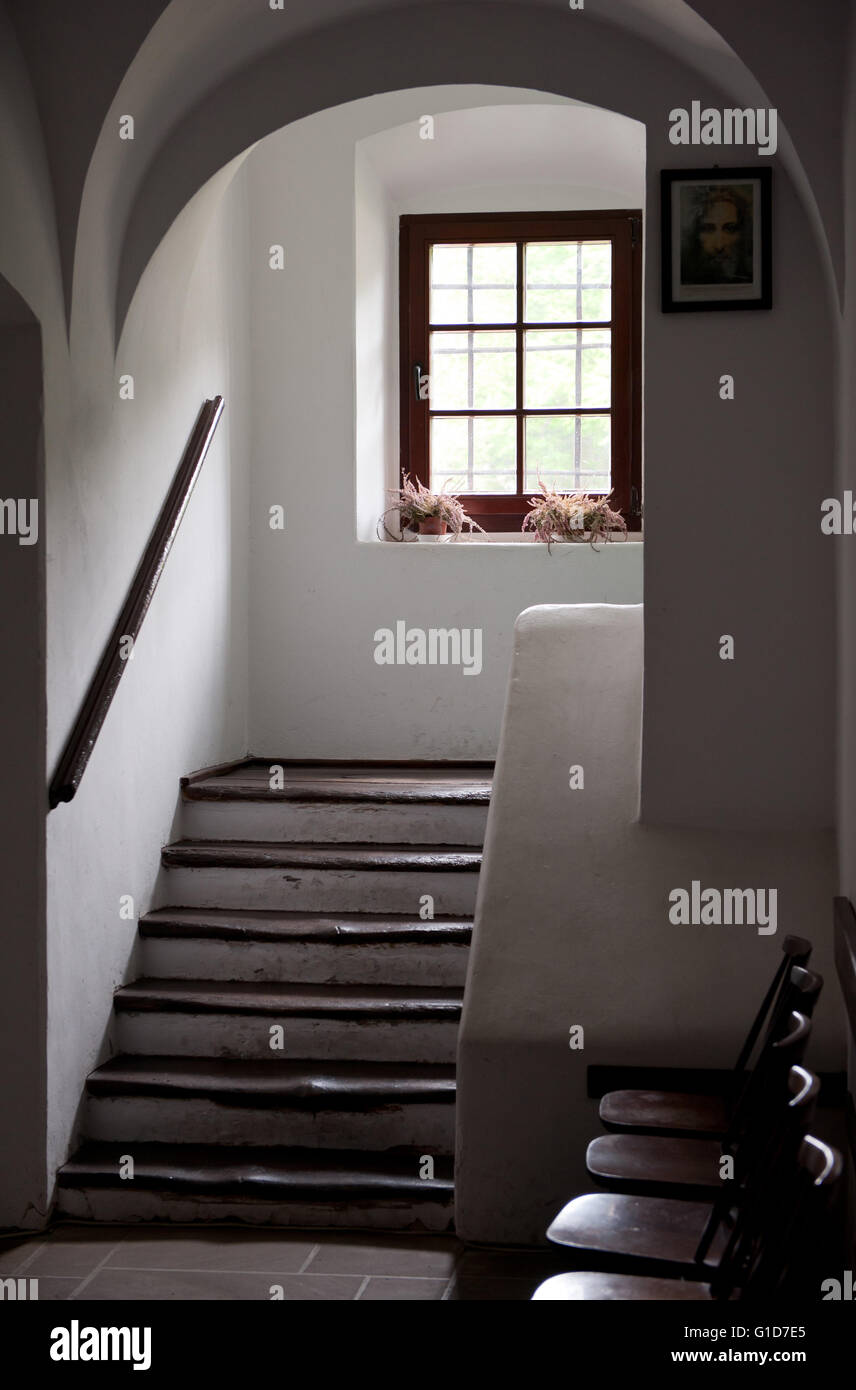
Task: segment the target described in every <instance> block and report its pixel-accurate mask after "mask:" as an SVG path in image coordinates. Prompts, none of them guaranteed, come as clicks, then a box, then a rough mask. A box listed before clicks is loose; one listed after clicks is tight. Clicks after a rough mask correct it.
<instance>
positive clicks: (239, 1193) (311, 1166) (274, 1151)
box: [57, 1142, 453, 1231]
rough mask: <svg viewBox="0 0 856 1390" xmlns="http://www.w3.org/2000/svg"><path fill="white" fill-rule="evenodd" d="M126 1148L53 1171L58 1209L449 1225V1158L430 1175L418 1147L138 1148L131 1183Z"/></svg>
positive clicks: (326, 1223)
mask: <svg viewBox="0 0 856 1390" xmlns="http://www.w3.org/2000/svg"><path fill="white" fill-rule="evenodd" d="M127 1153H128V1150H127V1146H126V1145H123V1144H115V1143H113V1144H111V1143H103V1142H102V1143H96V1142H88V1143H85V1144H83V1145H82V1146H81V1147H80V1148H79V1149H78V1150H77V1152H76V1153H75V1154H74V1156H73V1157H72V1158H71V1159H70V1160H69V1162H68V1163H66V1164H65V1166H64V1167H63V1168H61V1169H60V1172H59V1174H58V1193H57V1210H58V1213H59V1214H60V1215H63V1216H67V1217H71V1218H74V1219H76V1220H84V1221H86V1220H89V1221H98V1222H106V1221H110V1222H136V1221H175V1222H181V1223H188V1222H216V1221H240V1222H245V1223H247V1224H250V1225H270V1226H302V1227H305V1228H307V1229H311V1228H313V1227H321V1228H326V1227H331V1226H338V1227H344V1228H345V1229H348V1228H350V1229H354V1230H359V1229H372V1230H414V1231H418V1230H426V1231H444V1230H448V1229H450V1227H451V1225H452V1213H453V1208H452V1196H453V1172H452V1167H453V1165H452V1160H451V1159H449V1158H443V1157H439V1158H438V1159H436V1160H435V1161H434V1165H433V1166H434V1176H433V1177H424V1178H422V1177H420V1171H423V1172H424V1171H426V1169H425V1164H424V1156H423V1155H422V1154H420V1153H418V1152H416V1151H415V1150H406V1149H400V1150H392V1151H389V1152H386V1153H380V1154H377V1153H362V1152H350V1153H349V1152H347V1151H334V1152H329V1151H325V1150H317V1149H300V1148H297V1149H288V1148H261V1149H240V1150H232V1149H225V1148H221V1147H218V1146H216V1145H195V1144H138V1145H135V1147H134V1152H133V1155H132V1157H133V1161H134V1177H133V1180H132V1181H131V1180H128V1178H127V1177H125V1178H123V1177H122V1176H121V1172H122V1167H121V1165H122V1161H123V1160H124V1159H125V1158H126V1155H127Z"/></svg>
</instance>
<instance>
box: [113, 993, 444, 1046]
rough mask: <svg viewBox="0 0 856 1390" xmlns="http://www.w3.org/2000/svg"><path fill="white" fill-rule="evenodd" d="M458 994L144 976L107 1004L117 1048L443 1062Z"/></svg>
mask: <svg viewBox="0 0 856 1390" xmlns="http://www.w3.org/2000/svg"><path fill="white" fill-rule="evenodd" d="M462 999H463V991H462V990H460V989H455V988H452V987H449V986H444V987H437V986H430V987H429V986H418V987H409V986H408V987H405V986H397V985H382V986H381V985H330V986H325V985H311V984H303V985H297V984H288V985H286V984H273V983H259V982H246V981H229V982H225V981H212V980H153V979H143V980H138V981H136V982H135V983H134V984H130V985H125V986H124V987H123V988H122V989H120V990H118V991H117V993H116V995H115V996H114V1003H115V1010H116V1020H115V1021H116V1032H117V1040H118V1045H119V1050H120V1051H121V1052H125V1053H130V1054H134V1055H144V1056H157V1055H161V1056H182V1057H233V1058H235V1059H246V1060H254V1059H255V1060H267V1061H271V1060H272V1061H279V1060H284V1059H289V1058H290V1059H311V1060H318V1059H324V1060H330V1059H341V1060H350V1059H353V1060H363V1061H386V1060H389V1061H422V1062H438V1063H446V1062H452V1061H454V1059H455V1050H456V1039H457V1027H458V1020H459V1018H460V1012H461V1004H462ZM272 1029H273V1030H274V1032H273V1033H272ZM280 1030H281V1032H280ZM272 1041H273V1042H274V1044H278V1043H279V1042H281V1043H282V1048H281V1049H280V1048H278V1047H277V1046H274V1047H272V1046H271V1043H272Z"/></svg>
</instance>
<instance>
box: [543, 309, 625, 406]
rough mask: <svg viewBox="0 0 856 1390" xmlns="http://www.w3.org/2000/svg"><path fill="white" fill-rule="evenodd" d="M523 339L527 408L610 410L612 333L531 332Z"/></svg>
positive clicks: (584, 330) (576, 330)
mask: <svg viewBox="0 0 856 1390" xmlns="http://www.w3.org/2000/svg"><path fill="white" fill-rule="evenodd" d="M523 336H524V354H525V363H524V371H523V377H524V400H525V405H526V407H527V409H529V410H551V409H552V410H556V409H568V408H574V407H577V408H579V407H583V408H588V409H592V408H594V407H596V406H606V407H609V405H610V404H611V388H612V359H611V351H610V348H611V339H612V334H611V332H610V330H609V329H608V328H570V329H564V330H560V329H551V328H541V329H534V330H532V329H530V330H529V331H528V332H526V333H525V334H524V335H523Z"/></svg>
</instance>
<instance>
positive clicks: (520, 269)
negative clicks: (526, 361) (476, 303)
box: [515, 240, 525, 496]
mask: <svg viewBox="0 0 856 1390" xmlns="http://www.w3.org/2000/svg"><path fill="white" fill-rule="evenodd" d="M523 274H524V242H523V241H522V240H519V241H518V242H517V324H516V327H515V344H516V353H515V356H516V363H515V366H516V368H517V398H516V400H515V405H516V407H517V495H518V496H522V494H523V451H524V448H525V439H524V416H523Z"/></svg>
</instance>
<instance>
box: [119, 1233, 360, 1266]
mask: <svg viewBox="0 0 856 1390" xmlns="http://www.w3.org/2000/svg"><path fill="white" fill-rule="evenodd" d="M315 1244H316V1242H315V1240H314V1238H313V1237H312V1236H311V1234H310V1235H309V1236H307V1235H306V1234H304V1233H302V1232H301V1234H300V1235H299V1236H291V1235H289V1234H288V1233H287V1232H276V1233H274V1232H268V1231H259V1232H255V1231H250V1232H246V1231H234V1230H220V1231H218V1230H209V1231H205V1232H199V1233H197V1232H195V1231H184V1232H182V1233H180V1234H178V1233H176V1232H174V1231H164V1230H158V1231H147V1232H145V1233H143V1234H140V1233H135V1234H134V1235H133V1236H129V1237H128V1238H127V1239H125V1240H123V1241H122V1244H121V1245H120V1246H119V1248H118V1250H116V1251H114V1253H113V1254H112V1255H111V1256H110V1258H109V1260H108V1261H107V1264H106V1266H105V1268H107V1269H182V1270H207V1269H210V1270H218V1271H221V1272H227V1271H230V1270H249V1271H252V1270H257V1271H264V1270H269V1271H271V1272H273V1273H278V1274H297V1273H299V1272H300V1270H301V1269H302V1268H303V1266H304V1264H305V1263H306V1261H307V1259H308V1258H309V1256H310V1255H311V1253H312V1251H313V1249H314V1248H315ZM334 1272H338V1271H334ZM344 1272H347V1271H344Z"/></svg>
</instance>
